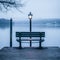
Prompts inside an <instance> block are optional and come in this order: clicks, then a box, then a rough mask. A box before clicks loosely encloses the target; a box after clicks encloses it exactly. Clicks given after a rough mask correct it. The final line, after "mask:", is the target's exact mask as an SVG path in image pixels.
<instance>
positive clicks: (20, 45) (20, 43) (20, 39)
mask: <svg viewBox="0 0 60 60" xmlns="http://www.w3.org/2000/svg"><path fill="white" fill-rule="evenodd" d="M19 48H22V47H21V38H19Z"/></svg>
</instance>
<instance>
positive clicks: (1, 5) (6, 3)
mask: <svg viewBox="0 0 60 60" xmlns="http://www.w3.org/2000/svg"><path fill="white" fill-rule="evenodd" d="M22 6H23V4H21V0H0V10H1V11H2V10H9V9H10V8H16V9H18V8H19V7H22Z"/></svg>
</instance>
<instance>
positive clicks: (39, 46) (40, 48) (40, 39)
mask: <svg viewBox="0 0 60 60" xmlns="http://www.w3.org/2000/svg"><path fill="white" fill-rule="evenodd" d="M39 48H40V49H41V48H42V46H41V38H40V41H39Z"/></svg>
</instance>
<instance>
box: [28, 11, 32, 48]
mask: <svg viewBox="0 0 60 60" xmlns="http://www.w3.org/2000/svg"><path fill="white" fill-rule="evenodd" d="M32 16H33V15H32V13H31V12H30V13H29V14H28V18H29V20H30V34H31V31H32V28H31V26H32V24H31V23H32V21H31V20H32ZM30 47H31V37H30Z"/></svg>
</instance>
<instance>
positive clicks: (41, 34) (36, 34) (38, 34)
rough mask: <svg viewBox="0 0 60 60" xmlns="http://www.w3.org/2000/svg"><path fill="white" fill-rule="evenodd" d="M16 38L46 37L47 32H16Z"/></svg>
mask: <svg viewBox="0 0 60 60" xmlns="http://www.w3.org/2000/svg"><path fill="white" fill-rule="evenodd" d="M16 37H45V32H31V33H30V32H16Z"/></svg>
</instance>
